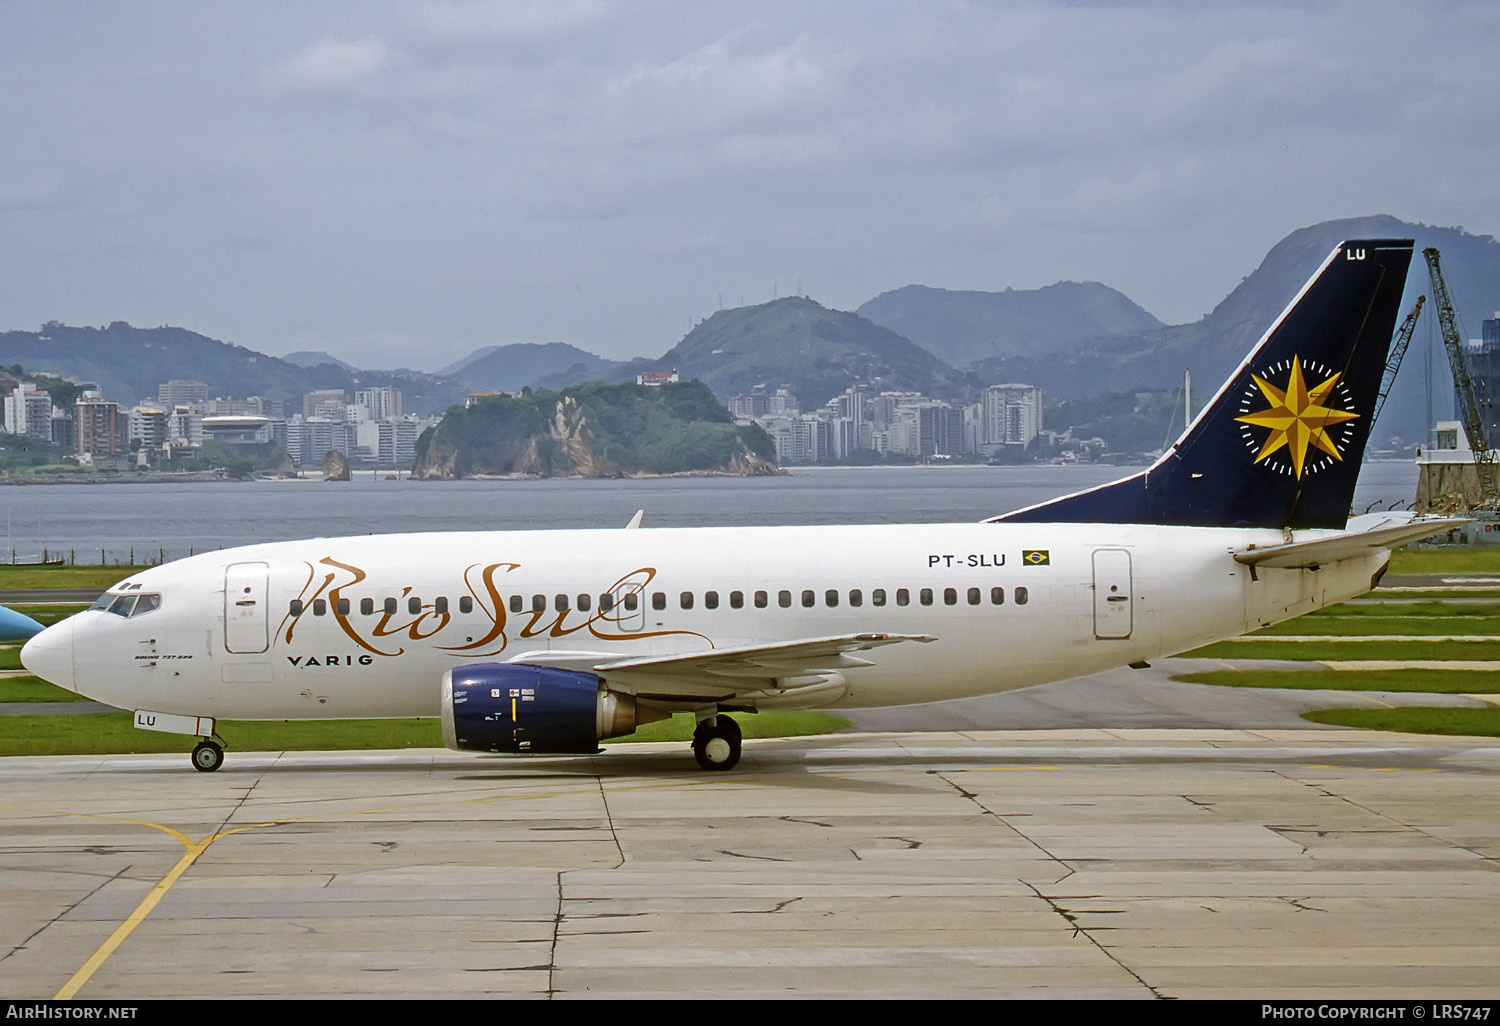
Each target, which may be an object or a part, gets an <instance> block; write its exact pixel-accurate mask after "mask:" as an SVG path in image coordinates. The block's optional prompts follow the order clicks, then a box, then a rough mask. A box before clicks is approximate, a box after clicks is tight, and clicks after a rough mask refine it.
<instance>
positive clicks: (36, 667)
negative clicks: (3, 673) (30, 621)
mask: <svg viewBox="0 0 1500 1026" xmlns="http://www.w3.org/2000/svg"><path fill="white" fill-rule="evenodd" d="M21 665H22V666H24V667H26V669H28V670H30V671H31V672H32V673H34V674H36V675H37V676H38V677H40V678H42V679H43V680H45V681H48V682H50V683H52V684H56V685H57V686H58V687H60V688H67V689H68V690H69V691H73V690H75V689H74V687H73V684H74V680H73V620H72V618H71V617H70V618H69V619H67V620H64V621H62V622H61V623H55V624H53V625H52V626H51V627H48V628H47V629H46V630H44V631H42V633H40V634H38V635H36V636H35V637H33V638H32V639H31V640H30V641H28V642H26V644H25V645H23V646H22V648H21Z"/></svg>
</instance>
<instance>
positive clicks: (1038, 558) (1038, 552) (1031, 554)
mask: <svg viewBox="0 0 1500 1026" xmlns="http://www.w3.org/2000/svg"><path fill="white" fill-rule="evenodd" d="M1050 551H1051V550H1050V549H1022V550H1021V562H1022V563H1025V564H1026V565H1027V566H1050V565H1051V564H1052V560H1051V558H1050V557H1049V556H1048V555H1047V554H1048V552H1050Z"/></svg>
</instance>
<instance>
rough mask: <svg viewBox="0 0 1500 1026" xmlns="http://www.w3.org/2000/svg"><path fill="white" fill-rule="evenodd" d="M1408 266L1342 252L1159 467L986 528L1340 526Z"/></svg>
mask: <svg viewBox="0 0 1500 1026" xmlns="http://www.w3.org/2000/svg"><path fill="white" fill-rule="evenodd" d="M1411 255H1412V240H1410V239H1371V240H1363V241H1358V240H1356V241H1350V242H1345V243H1343V244H1341V245H1339V246H1337V247H1336V248H1335V249H1334V250H1333V252H1332V253H1331V254H1329V256H1328V258H1327V259H1326V260H1325V261H1324V262H1323V265H1322V267H1320V268H1319V269H1318V272H1317V274H1315V275H1314V276H1313V278H1312V279H1311V280H1310V281H1309V282H1308V283H1307V284H1306V285H1305V286H1303V288H1302V291H1301V292H1300V293H1298V295H1297V297H1296V298H1295V299H1293V300H1292V302H1291V304H1290V305H1289V306H1288V307H1287V308H1286V310H1285V311H1283V312H1282V314H1281V316H1280V317H1279V318H1277V319H1276V322H1275V323H1274V324H1273V325H1272V326H1271V328H1270V330H1269V331H1267V332H1266V334H1265V336H1264V337H1263V338H1262V339H1261V341H1260V343H1259V344H1258V345H1257V346H1256V347H1255V349H1254V350H1252V351H1251V353H1250V355H1249V357H1247V358H1246V360H1245V362H1244V363H1242V364H1241V365H1240V366H1239V368H1238V369H1237V370H1236V371H1235V372H1234V374H1233V375H1232V376H1231V377H1230V379H1229V381H1228V382H1226V383H1225V385H1224V386H1223V387H1222V388H1221V389H1220V390H1219V392H1218V394H1217V395H1215V396H1214V398H1213V400H1212V401H1210V403H1209V404H1208V405H1207V406H1206V407H1204V409H1203V411H1202V412H1201V413H1200V414H1199V415H1198V417H1197V418H1196V419H1195V420H1194V421H1193V423H1192V425H1191V426H1190V427H1189V428H1188V429H1187V431H1185V432H1184V433H1183V436H1182V438H1180V439H1179V440H1178V441H1177V443H1176V444H1175V445H1174V446H1173V447H1172V448H1171V449H1170V450H1168V452H1167V453H1166V454H1165V455H1164V456H1162V458H1161V459H1159V460H1158V461H1157V462H1156V463H1155V464H1154V465H1153V466H1151V467H1150V468H1149V469H1147V470H1146V471H1144V472H1143V473H1140V474H1136V475H1134V476H1133V477H1128V478H1125V479H1124V480H1121V481H1116V482H1114V483H1112V484H1107V485H1101V486H1100V487H1098V488H1093V489H1090V490H1088V491H1084V492H1078V493H1075V494H1073V495H1066V496H1063V497H1062V498H1060V499H1054V500H1052V501H1051V502H1046V503H1042V504H1040V505H1037V506H1030V507H1027V508H1025V509H1021V510H1017V511H1015V512H1013V513H1007V514H1004V515H1003V516H998V517H994V518H992V519H991V520H989V521H987V522H988V523H1001V522H1003V523H1117V524H1172V525H1181V526H1197V527H1231V526H1245V527H1289V528H1307V527H1326V528H1342V527H1344V525H1345V523H1346V522H1347V520H1348V517H1349V506H1350V503H1351V502H1352V501H1353V498H1354V484H1355V481H1356V479H1357V478H1358V477H1359V467H1360V461H1361V459H1362V458H1363V456H1364V451H1365V443H1366V442H1367V441H1368V440H1369V436H1370V427H1371V424H1370V415H1371V413H1372V412H1373V411H1374V408H1375V401H1376V396H1377V394H1378V392H1379V388H1380V381H1381V377H1382V375H1383V374H1384V372H1385V362H1386V354H1387V351H1388V350H1389V348H1390V344H1391V336H1392V334H1393V333H1394V331H1395V327H1396V319H1397V317H1398V315H1399V312H1400V303H1401V295H1402V292H1403V291H1404V290H1405V287H1406V271H1407V267H1408V265H1409V264H1410V263H1411Z"/></svg>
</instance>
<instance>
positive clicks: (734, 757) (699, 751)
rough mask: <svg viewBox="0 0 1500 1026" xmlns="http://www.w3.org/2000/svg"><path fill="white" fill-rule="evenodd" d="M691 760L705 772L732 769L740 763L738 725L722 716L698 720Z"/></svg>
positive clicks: (694, 732)
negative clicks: (695, 761)
mask: <svg viewBox="0 0 1500 1026" xmlns="http://www.w3.org/2000/svg"><path fill="white" fill-rule="evenodd" d="M693 758H695V759H697V760H698V765H699V766H701V767H702V768H703V769H706V770H730V769H734V767H735V766H736V765H737V764H738V763H739V761H740V725H739V724H738V723H736V722H734V720H731V719H730V718H729V717H728V716H724V715H716V716H710V717H709V718H708V719H704V720H699V721H698V729H697V730H695V731H693Z"/></svg>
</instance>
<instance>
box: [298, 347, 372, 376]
mask: <svg viewBox="0 0 1500 1026" xmlns="http://www.w3.org/2000/svg"><path fill="white" fill-rule="evenodd" d="M282 359H283V360H285V361H286V362H287V363H291V364H296V365H297V366H298V367H309V368H311V367H321V366H322V365H323V364H325V363H330V364H332V365H333V366H335V367H341V368H343V369H344V370H346V371H348V372H349V373H351V374H358V373H359V368H358V367H356V366H354V364H352V363H345V362H344V361H343V360H340V359H339V358H338V357H336V356H333V355H331V354H329V353H325V352H323V351H322V350H313V349H299V350H298V351H297V352H295V353H287V354H286V355H285V356H283V357H282Z"/></svg>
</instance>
